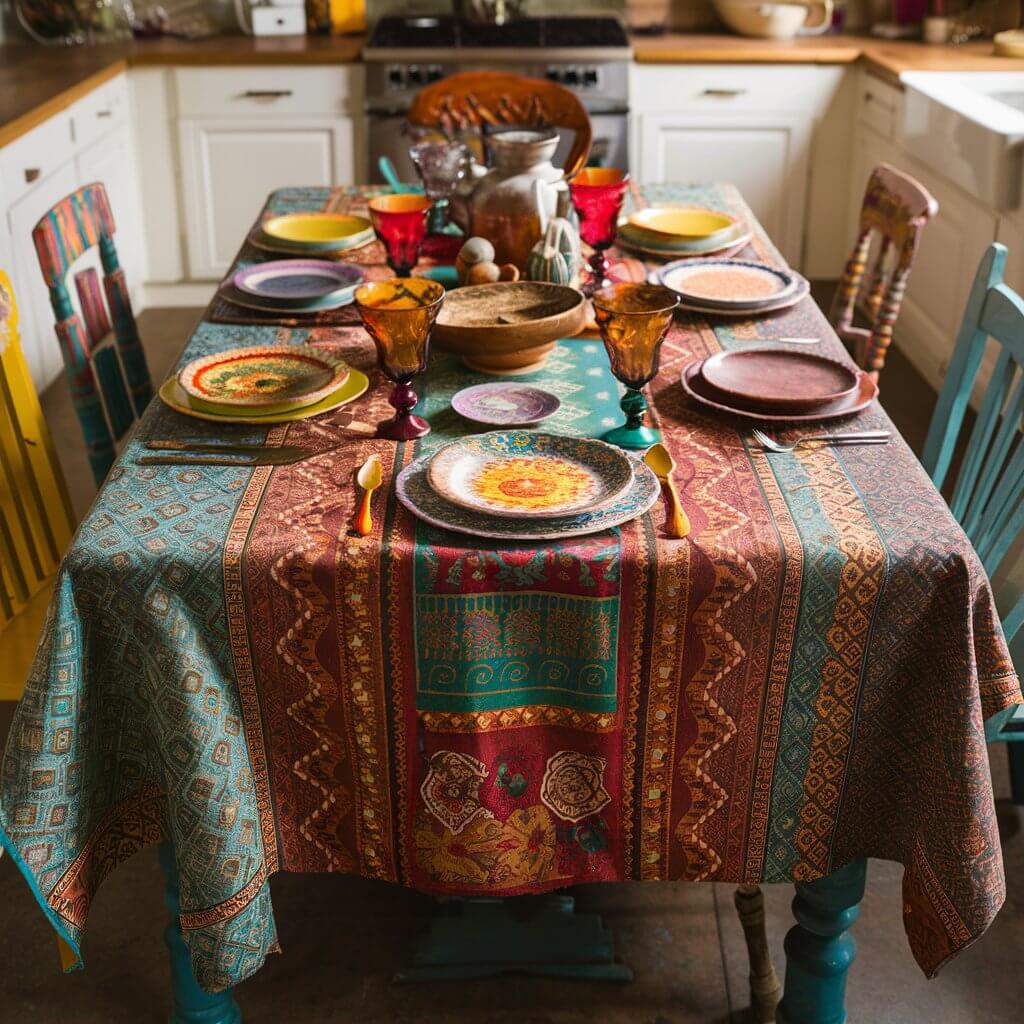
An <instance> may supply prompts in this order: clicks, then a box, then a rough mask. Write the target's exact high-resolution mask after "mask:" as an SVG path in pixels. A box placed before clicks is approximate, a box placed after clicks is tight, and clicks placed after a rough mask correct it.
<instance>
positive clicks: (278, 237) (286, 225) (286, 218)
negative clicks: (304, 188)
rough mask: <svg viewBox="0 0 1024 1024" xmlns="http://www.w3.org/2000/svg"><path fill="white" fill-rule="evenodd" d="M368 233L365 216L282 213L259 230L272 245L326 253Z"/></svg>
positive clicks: (265, 222)
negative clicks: (281, 244)
mask: <svg viewBox="0 0 1024 1024" xmlns="http://www.w3.org/2000/svg"><path fill="white" fill-rule="evenodd" d="M369 230H372V227H371V225H370V222H369V221H368V220H367V219H366V218H365V217H356V216H354V215H352V214H350V213H284V214H281V215H280V216H277V217H269V218H268V219H267V220H265V221H263V223H262V224H260V231H261V232H262V233H263V234H264V235H265V236H266V237H267V238H270V239H272V240H273V241H275V242H283V243H285V244H286V245H292V246H304V247H307V248H311V249H320V248H323V249H328V250H329V249H339V248H344V247H345V246H346V245H347V244H349V240H350V239H351V238H353V237H358V236H359V235H361V234H365V233H366V232H367V231H369Z"/></svg>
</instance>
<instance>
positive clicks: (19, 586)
mask: <svg viewBox="0 0 1024 1024" xmlns="http://www.w3.org/2000/svg"><path fill="white" fill-rule="evenodd" d="M73 531H74V515H73V513H72V510H71V501H70V499H69V497H68V492H67V488H66V487H65V485H64V477H63V476H62V474H61V469H60V463H59V462H58V461H57V453H56V451H55V450H54V447H53V440H52V438H51V437H50V432H49V430H48V429H47V427H46V421H45V420H44V419H43V410H42V408H41V407H40V405H39V398H38V396H37V395H36V390H35V388H34V386H33V384H32V378H31V377H30V376H29V372H28V366H27V365H26V363H25V357H24V356H23V354H22V351H21V345H20V343H19V338H18V308H17V304H16V302H15V298H14V292H13V290H12V288H11V282H10V280H9V278H8V277H7V275H6V274H5V273H4V272H3V271H2V270H0V553H2V555H3V559H2V562H0V665H2V666H3V668H2V671H0V700H17V699H18V698H19V697H20V696H21V691H22V688H23V686H24V683H25V680H26V679H27V678H28V674H29V670H30V669H31V666H32V659H33V658H34V657H35V652H36V647H37V645H38V643H39V636H40V634H41V632H42V630H43V624H44V620H45V618H46V610H47V607H48V605H49V601H50V591H51V589H52V584H53V578H54V575H55V574H56V572H57V566H58V565H59V564H60V559H61V556H62V554H63V553H64V549H65V548H66V547H67V545H68V542H69V541H70V539H71V534H72V533H73Z"/></svg>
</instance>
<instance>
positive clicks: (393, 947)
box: [0, 309, 1024, 1024]
mask: <svg viewBox="0 0 1024 1024" xmlns="http://www.w3.org/2000/svg"><path fill="white" fill-rule="evenodd" d="M198 314H199V311H198V310H158V309H153V310H148V311H147V312H146V313H144V314H143V315H142V317H141V318H140V319H141V322H142V328H143V330H142V334H143V337H144V338H145V339H146V342H147V349H148V351H149V358H150V365H151V368H152V370H153V373H154V376H155V377H158V378H159V377H160V376H162V375H163V374H164V373H165V371H166V369H167V368H168V367H169V365H170V364H171V362H172V361H173V359H174V358H175V356H176V355H177V352H178V349H179V348H180V347H181V344H182V342H183V340H184V339H185V338H186V337H187V335H188V333H189V331H190V329H191V327H192V325H193V323H194V322H195V320H196V319H197V317H198ZM883 401H884V404H885V405H886V407H887V408H888V410H889V412H890V415H891V416H892V417H893V419H894V420H895V421H896V424H897V426H898V427H899V428H900V429H901V430H902V431H903V433H904V435H905V436H906V437H907V438H908V440H909V441H910V442H911V444H913V445H915V446H920V443H921V441H922V440H923V437H924V432H925V429H926V427H927V423H928V418H929V416H930V414H931V406H932V403H933V401H934V395H933V394H931V392H929V390H928V388H927V386H926V385H924V383H923V382H922V381H921V380H920V378H919V377H917V375H916V373H915V372H914V370H913V368H912V367H910V365H909V364H908V363H907V362H906V361H905V360H903V359H901V358H899V356H898V354H897V355H895V356H894V357H893V359H892V361H891V365H890V366H889V367H888V368H887V369H886V379H885V388H884V391H883ZM44 404H45V408H46V413H47V418H48V420H49V421H50V423H51V424H52V426H53V429H54V432H55V434H56V436H57V438H58V447H59V449H60V452H61V457H62V461H63V462H64V464H65V471H66V474H67V476H68V480H69V485H70V487H71V489H72V493H73V495H74V499H75V504H76V509H77V510H78V511H79V513H81V512H83V511H84V510H85V508H86V507H87V506H88V503H89V500H90V495H91V490H92V485H91V481H90V479H89V474H88V469H87V467H86V466H85V465H84V452H83V450H82V448H81V444H80V439H79V435H78V429H77V424H76V423H75V422H74V419H73V416H72V413H71V411H70V409H69V407H68V404H67V401H66V398H65V395H64V393H63V390H62V385H61V382H58V385H57V386H55V387H54V388H53V389H51V391H50V392H49V393H48V394H47V395H46V396H45V402H44ZM10 714H11V705H3V704H0V740H2V738H3V737H4V736H6V733H7V729H8V726H9V722H10ZM992 754H993V774H994V776H995V781H996V791H997V796H998V797H999V806H1000V814H1001V822H1002V826H1003V840H1004V845H1003V852H1004V857H1005V860H1006V874H1007V889H1008V896H1007V903H1006V907H1005V908H1004V910H1003V912H1002V913H1001V914H1000V915H999V917H998V919H997V920H996V922H995V924H994V925H993V927H992V928H991V930H990V931H989V932H988V933H987V934H986V935H985V936H984V937H983V938H982V939H981V940H980V941H979V942H978V943H976V944H975V945H974V946H973V947H972V948H971V949H969V950H967V951H966V952H965V953H964V954H963V955H962V956H961V957H960V958H959V959H957V960H956V961H954V962H953V963H952V964H950V965H949V966H948V968H947V969H946V970H945V971H944V972H943V973H942V975H941V976H940V977H939V978H938V979H937V980H936V981H933V982H928V981H926V980H925V978H924V977H923V976H922V975H921V973H920V971H919V970H918V968H917V966H916V964H915V963H914V961H913V960H912V958H911V956H910V952H909V950H908V948H907V944H906V940H905V938H904V935H903V929H902V923H901V920H900V903H901V900H900V875H901V870H902V869H901V868H900V867H899V866H898V865H893V864H889V863H884V862H877V861H875V862H872V863H871V865H870V868H869V877H868V891H867V896H866V897H865V900H864V903H863V909H862V914H861V919H860V921H859V922H858V924H857V926H856V928H855V934H856V936H857V939H858V942H859V946H860V953H859V957H858V960H857V963H856V964H855V966H854V968H853V970H852V972H851V977H850V988H849V995H848V1007H849V1014H850V1021H851V1022H856V1024H918V1022H922V1024H923V1022H928V1024H997V1022H1004V1021H1006V1022H1009V1021H1014V1022H1016V1021H1019V1020H1020V996H1019V977H1020V972H1021V969H1022V967H1024V835H1022V829H1021V825H1022V822H1024V813H1022V809H1019V808H1015V807H1013V806H1012V805H1010V804H1009V802H1008V800H1007V795H1008V783H1007V778H1006V768H1005V751H1004V750H1003V749H1002V748H993V751H992ZM272 890H273V901H274V909H275V913H276V917H277V922H278V928H279V931H280V938H281V945H282V947H283V949H284V954H283V955H281V956H273V957H271V958H270V960H269V961H268V962H267V965H266V966H265V967H264V968H263V970H262V971H260V972H259V973H258V974H257V975H256V976H255V977H254V978H252V979H251V980H250V981H248V982H247V983H246V984H245V985H243V986H241V988H240V990H239V992H238V1001H239V1003H240V1005H241V1007H242V1011H243V1015H244V1018H245V1020H246V1021H247V1022H248V1024H282V1022H289V1024H290V1022H301V1024H318V1022H326V1021H337V1022H346V1024H348V1022H359V1024H362V1022H366V1024H385V1022H394V1024H400V1022H406V1021H410V1022H411V1021H418V1022H430V1024H435V1022H436V1024H469V1022H473V1024H512V1022H516V1024H570V1022H573V1024H575V1022H579V1024H584V1022H586V1024H592V1022H600V1024H605V1022H607V1024H620V1022H621V1024H626V1022H630V1024H732V1022H739V1021H744V1020H746V1019H747V1012H746V1008H747V1006H748V997H747V986H746V954H745V949H744V945H743V936H742V932H741V930H740V927H739V924H738V922H737V920H736V917H735V913H734V911H733V907H732V887H731V886H728V885H688V884H669V883H664V884H652V885H644V886H639V885H629V884H622V885H618V884H617V885H605V886H590V887H586V888H582V889H580V890H578V901H579V905H580V906H581V908H585V909H592V910H597V911H599V912H600V913H602V914H603V915H604V919H605V922H606V923H607V924H608V925H610V926H611V928H612V929H613V931H614V933H615V937H616V944H617V950H618V954H619V956H620V958H621V959H622V960H623V961H625V962H626V963H628V964H629V965H630V967H632V969H633V971H634V973H635V975H636V980H635V981H634V982H633V983H632V984H629V985H625V986H609V985H599V984H593V983H591V984H587V983H582V982H558V981H551V980H543V979H534V978H520V977H509V978H506V979H502V980H499V981H480V982H472V983H462V984H459V985H430V986H418V987H398V986H394V985H392V984H391V981H390V979H391V976H392V974H393V973H394V971H395V970H396V969H398V968H399V967H401V966H402V965H404V964H407V963H408V962H409V958H410V953H411V949H412V943H413V941H414V938H415V936H416V934H417V933H418V932H419V931H421V930H422V928H423V927H424V925H425V922H426V920H427V918H428V916H429V913H430V908H431V901H430V900H429V899H428V898H426V897H424V896H421V895H419V894H417V893H414V892H411V891H408V890H403V889H398V888H396V887H392V886H387V885H382V884H379V883H371V882H365V881H362V880H360V879H356V878H347V877H337V876H326V875H312V876H307V875H304V876H298V875H278V876H277V877H275V878H274V879H273V881H272ZM766 891H767V901H768V906H769V936H770V940H771V944H772V948H773V951H774V955H775V960H776V965H777V966H778V967H779V968H780V969H781V967H782V964H783V959H782V940H783V936H784V934H785V932H786V929H787V928H788V927H789V926H790V924H791V923H792V919H791V916H790V911H789V902H790V899H791V893H792V890H791V887H790V886H770V887H767V889H766ZM0 906H2V907H3V908H4V909H3V911H2V913H0V1021H2V1022H3V1024H57V1022H61V1024H68V1022H71V1024H115V1022H119V1021H126V1022H127V1021H131V1022H132V1024H142V1022H153V1024H156V1022H160V1021H164V1020H166V1010H167V1007H168V1005H169V998H170V988H169V982H168V979H167V972H166V962H165V959H164V951H163V946H162V943H161V937H160V932H161V929H162V926H163V921H164V918H165V912H164V910H163V906H162V902H161V880H160V874H159V870H158V867H157V862H156V855H155V851H153V850H148V851H145V852H143V853H141V854H139V855H138V856H137V857H135V858H134V859H133V860H131V861H129V862H128V863H127V864H125V865H123V866H122V867H121V868H120V869H119V870H118V871H117V872H116V873H115V874H114V875H113V876H112V877H111V878H110V879H108V880H107V882H106V883H105V884H104V885H103V887H102V888H101V890H100V893H99V896H98V897H97V900H96V902H95V904H94V907H93V911H92V916H91V918H90V922H89V930H88V933H87V937H86V941H85V947H84V952H85V958H86V963H87V965H88V966H87V969H86V970H85V971H84V972H80V973H77V974H74V975H69V976H67V977H61V975H60V971H59V965H58V958H57V949H56V946H55V944H54V942H53V939H52V935H51V932H50V930H49V927H48V926H47V925H46V924H45V922H44V920H43V917H42V915H41V914H40V913H39V911H38V910H37V908H36V906H35V904H34V902H33V900H32V898H31V896H30V895H29V892H28V889H27V888H26V886H25V885H24V884H23V882H22V881H21V878H20V876H19V875H18V873H17V871H16V870H15V869H14V868H13V866H12V865H11V863H10V860H9V859H8V858H3V859H0Z"/></svg>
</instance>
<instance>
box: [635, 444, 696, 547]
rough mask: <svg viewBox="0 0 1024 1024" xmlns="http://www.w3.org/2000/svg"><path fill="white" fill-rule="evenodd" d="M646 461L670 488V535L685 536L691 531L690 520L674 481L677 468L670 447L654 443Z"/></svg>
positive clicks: (646, 456) (648, 450) (645, 458)
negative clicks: (673, 474) (670, 453)
mask: <svg viewBox="0 0 1024 1024" xmlns="http://www.w3.org/2000/svg"><path fill="white" fill-rule="evenodd" d="M644 462H646V463H647V465H648V466H650V467H651V469H653V470H654V475H655V476H656V477H657V478H658V479H659V480H660V481H661V483H662V486H664V487H667V488H668V496H669V500H670V502H671V505H672V511H671V513H670V514H669V519H668V523H667V524H666V526H667V527H668V532H669V535H670V536H672V537H685V536H687V535H688V534H689V532H690V520H689V519H688V518H687V516H686V513H685V512H684V511H683V506H682V503H681V502H680V501H679V492H678V491H677V490H676V485H675V484H674V483H673V482H672V471H673V470H674V469H675V468H676V464H675V461H674V460H673V458H672V456H671V455H669V453H668V449H667V448H666V447H665V446H664V445H663V444H661V443H660V442H659V443H658V444H652V445H651V447H650V448H648V449H647V453H646V454H645V455H644Z"/></svg>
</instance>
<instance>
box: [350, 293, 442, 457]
mask: <svg viewBox="0 0 1024 1024" xmlns="http://www.w3.org/2000/svg"><path fill="white" fill-rule="evenodd" d="M355 300H356V307H357V308H358V309H359V315H360V316H361V317H362V319H363V326H364V327H365V328H366V330H367V331H368V332H369V335H370V337H371V338H373V343H374V345H376V346H377V359H378V361H379V363H380V368H381V371H382V372H383V374H384V376H385V377H387V378H388V379H389V380H393V381H394V382H395V386H394V388H393V389H392V391H391V394H390V395H389V396H388V401H389V402H390V403H391V405H392V406H393V407H394V409H395V415H394V417H393V418H392V419H390V420H385V421H384V422H383V423H381V424H379V425H378V427H377V436H378V437H387V438H390V439H391V440H392V441H411V440H413V438H416V437H422V436H423V435H424V434H427V433H429V432H430V424H429V423H428V422H427V421H426V420H425V419H423V417H422V416H414V415H413V412H412V410H413V409H414V408H415V407H416V401H417V398H416V392H415V391H413V389H412V379H413V377H415V376H416V374H418V373H422V372H423V369H424V367H426V365H427V351H428V348H429V343H430V330H431V328H432V327H433V326H434V321H435V320H436V319H437V314H438V313H439V312H440V311H441V303H442V302H443V301H444V288H442V287H441V285H439V284H438V283H437V282H436V281H431V280H429V279H428V278H425V277H393V278H390V279H389V280H387V281H373V282H371V283H370V284H364V285H363V286H362V287H360V288H357V289H356V294H355Z"/></svg>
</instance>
